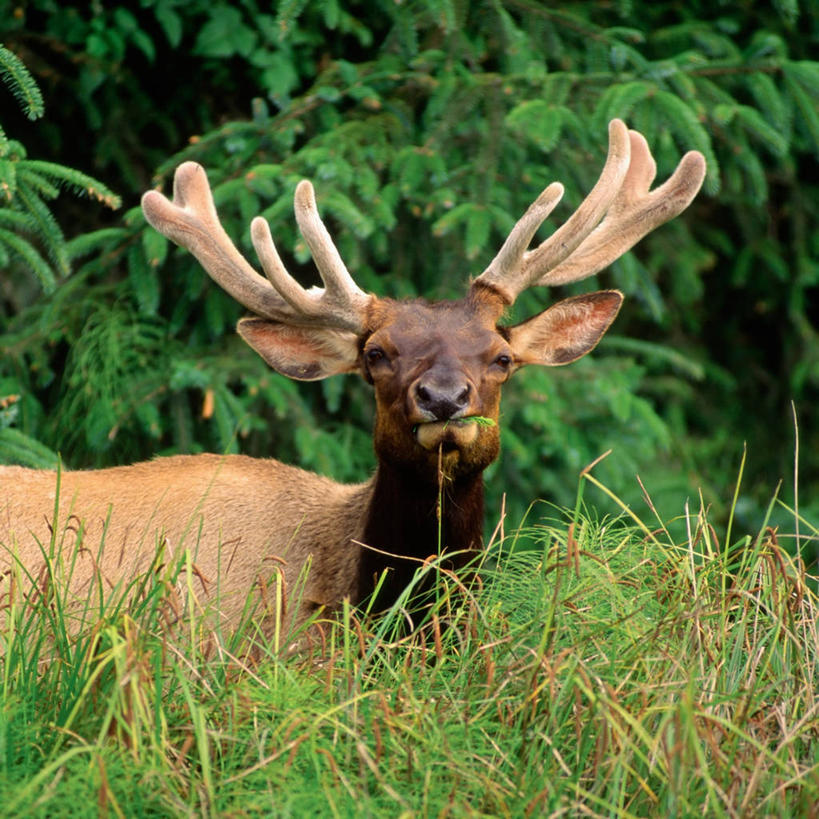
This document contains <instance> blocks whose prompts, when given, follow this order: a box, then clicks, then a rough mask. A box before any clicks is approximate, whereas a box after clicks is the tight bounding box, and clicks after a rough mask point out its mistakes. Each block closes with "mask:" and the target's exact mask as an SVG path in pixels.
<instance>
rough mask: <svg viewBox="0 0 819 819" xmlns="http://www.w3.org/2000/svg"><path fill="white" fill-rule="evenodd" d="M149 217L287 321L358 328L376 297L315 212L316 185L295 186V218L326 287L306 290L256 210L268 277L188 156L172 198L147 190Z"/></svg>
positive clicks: (255, 229) (247, 301) (238, 292)
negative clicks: (242, 246)
mask: <svg viewBox="0 0 819 819" xmlns="http://www.w3.org/2000/svg"><path fill="white" fill-rule="evenodd" d="M142 210H143V212H144V213H145V218H146V219H147V220H148V222H149V223H150V224H151V225H153V227H155V228H156V229H157V230H158V231H159V232H160V233H162V234H163V235H165V236H167V237H168V238H169V239H171V240H172V241H174V242H176V243H177V244H178V245H181V246H182V247H184V248H186V249H187V250H189V251H190V252H191V253H192V254H193V255H194V256H195V257H196V259H197V260H198V261H199V263H200V264H201V265H202V267H204V268H205V270H206V271H207V273H208V275H209V276H210V277H211V278H212V279H213V280H214V281H215V282H216V283H217V284H218V285H219V286H220V287H222V288H223V289H224V290H226V291H227V292H228V293H230V295H231V296H233V298H235V299H236V300H237V301H238V302H239V303H240V304H243V305H244V306H245V307H247V308H248V309H249V310H252V311H253V312H254V313H256V314H258V315H260V316H263V317H265V318H269V319H273V320H275V321H281V322H284V323H287V324H297V325H308V326H315V325H320V326H323V327H334V328H339V329H343V330H350V331H352V332H355V333H360V332H361V331H362V329H363V327H364V320H365V315H366V310H367V306H368V304H369V301H370V299H371V298H372V297H371V296H369V295H367V294H366V293H364V292H363V291H362V290H360V289H359V288H358V286H357V285H356V284H355V282H354V281H353V279H352V277H351V276H350V274H349V272H348V271H347V268H346V267H345V266H344V262H343V261H342V260H341V256H340V255H339V253H338V250H337V249H336V247H335V245H334V244H333V241H332V239H331V238H330V234H329V233H328V232H327V229H326V227H325V226H324V223H323V222H322V221H321V218H320V217H319V214H318V209H317V208H316V200H315V196H314V194H313V187H312V185H310V183H309V182H306V181H305V182H301V183H300V184H299V186H298V187H297V189H296V197H295V210H296V221H297V222H298V225H299V228H300V230H301V232H302V235H303V236H304V239H305V241H306V242H307V245H308V247H309V248H310V250H311V252H312V254H313V258H314V260H315V262H316V266H317V267H318V270H319V273H320V274H321V277H322V280H323V282H324V285H325V286H324V287H323V288H319V287H313V288H310V289H309V290H306V289H304V288H303V287H301V285H299V284H298V283H297V282H296V280H295V279H293V277H292V276H291V275H290V274H289V273H288V272H287V270H286V269H285V267H284V265H283V264H282V261H281V258H280V257H279V254H278V252H277V251H276V247H275V245H274V244H273V239H272V237H271V235H270V228H269V227H268V225H267V222H266V221H265V220H264V219H262V218H261V217H256V218H255V219H254V220H253V222H252V224H251V236H252V239H253V244H254V247H255V248H256V251H257V253H258V254H259V258H260V261H261V263H262V267H263V268H264V271H265V273H266V274H267V277H268V278H267V279H264V278H263V277H262V276H260V275H259V274H258V273H257V272H256V271H255V270H254V269H253V268H252V267H251V265H250V264H248V262H247V261H246V260H245V258H244V257H243V256H242V254H241V253H240V252H239V251H238V250H237V249H236V246H235V245H234V244H233V242H232V241H231V240H230V237H229V236H228V235H227V233H225V230H224V228H223V227H222V225H221V223H220V222H219V217H218V215H217V213H216V208H215V206H214V203H213V194H212V193H211V190H210V186H209V185H208V180H207V176H206V174H205V170H204V168H202V166H201V165H198V164H197V163H195V162H184V163H183V164H182V165H180V166H179V167H178V168H177V169H176V174H175V175H174V193H173V201H169V200H168V199H167V198H166V197H165V196H163V195H162V194H161V193H159V191H148V192H147V193H146V194H145V195H144V196H143V197H142Z"/></svg>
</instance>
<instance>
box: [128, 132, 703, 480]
mask: <svg viewBox="0 0 819 819" xmlns="http://www.w3.org/2000/svg"><path fill="white" fill-rule="evenodd" d="M655 172H656V165H655V162H654V159H653V158H652V156H651V152H650V151H649V149H648V145H647V143H646V141H645V139H644V138H643V137H642V136H641V135H640V134H639V133H637V132H636V131H629V130H628V129H627V128H626V126H625V124H624V123H623V122H621V121H620V120H612V122H611V123H610V125H609V152H608V157H607V159H606V163H605V165H604V167H603V171H602V173H601V175H600V178H599V179H598V181H597V183H596V184H595V186H594V188H593V189H592V190H591V192H590V193H589V195H588V196H587V197H586V199H584V200H583V202H582V203H581V204H580V206H579V207H578V208H577V210H576V211H575V212H574V213H573V214H572V216H570V217H569V219H568V220H567V221H566V222H565V223H564V224H563V225H562V226H561V227H559V228H558V229H557V230H556V231H555V232H554V233H553V234H552V235H551V236H550V237H549V238H548V239H546V240H545V241H543V242H542V243H541V244H540V245H538V246H537V247H535V248H533V249H531V250H530V249H529V245H530V243H531V242H532V240H533V239H534V236H535V233H536V232H537V230H538V228H539V226H540V225H541V224H542V222H543V221H544V220H545V219H546V217H547V216H548V215H549V213H550V212H551V211H552V209H553V208H554V207H555V206H556V205H557V203H558V202H559V200H560V198H561V196H562V193H563V186H562V185H560V184H559V183H557V182H555V183H553V184H552V185H549V187H547V188H546V189H545V190H544V191H543V192H542V193H541V194H540V196H539V197H538V198H537V199H536V200H535V201H534V202H533V203H532V205H531V206H530V207H529V209H528V210H527V211H526V213H524V214H523V216H522V217H521V219H520V220H519V221H518V222H517V224H515V226H514V227H513V228H512V231H511V233H510V234H509V236H508V237H507V239H506V241H505V242H504V244H503V246H502V247H501V249H500V251H499V252H498V254H497V255H496V256H495V258H494V259H493V260H492V262H491V263H490V264H489V267H487V268H486V270H484V272H483V273H482V274H481V275H480V276H478V278H477V279H476V280H475V281H474V282H473V283H472V286H471V288H470V291H469V295H468V296H467V297H466V298H465V299H462V300H460V301H454V302H447V303H440V304H427V303H424V302H395V301H391V300H389V299H382V298H379V297H377V296H375V295H372V294H369V293H365V292H364V291H362V290H361V289H360V288H359V287H358V286H357V285H356V283H355V282H354V281H353V278H352V276H350V273H349V271H348V270H347V268H346V267H345V265H344V262H343V261H342V259H341V256H340V255H339V253H338V250H337V249H336V247H335V245H334V244H333V242H332V239H331V238H330V235H329V233H328V232H327V229H326V227H325V226H324V223H323V222H322V221H321V218H320V217H319V214H318V209H317V206H316V201H315V195H314V192H313V187H312V185H311V184H310V183H309V182H307V181H303V182H300V183H299V185H298V186H297V188H296V192H295V215H296V221H297V223H298V225H299V229H300V230H301V233H302V235H303V237H304V240H305V242H306V243H307V245H308V246H309V248H310V250H311V252H312V254H313V258H314V260H315V262H316V266H317V267H318V269H319V273H320V274H321V278H322V280H323V282H324V287H319V288H310V289H304V288H303V287H301V286H300V285H299V284H298V283H297V282H296V281H295V280H294V279H293V277H292V276H290V274H289V273H288V272H287V270H286V269H285V267H284V265H283V264H282V261H281V259H280V257H279V254H278V252H277V250H276V248H275V245H274V244H273V240H272V238H271V236H270V228H269V226H268V225H267V222H265V220H264V219H262V218H260V217H257V218H256V219H254V220H253V222H252V223H251V236H252V239H253V244H254V246H255V248H256V251H257V253H258V256H259V260H260V262H261V264H262V268H263V269H264V272H265V275H266V278H263V277H261V276H259V274H258V273H256V271H255V270H253V268H252V267H251V266H250V265H249V264H248V263H247V261H246V260H245V259H244V258H243V257H242V256H241V254H240V253H239V251H238V250H237V249H236V247H235V246H234V245H233V243H232V242H231V241H230V239H229V237H228V236H227V234H226V233H225V231H224V229H223V228H222V226H221V224H220V222H219V219H218V216H217V214H216V209H215V207H214V204H213V197H212V194H211V191H210V187H209V186H208V182H207V178H206V176H205V172H204V170H203V169H202V168H201V167H200V166H199V165H196V164H195V163H192V162H186V163H184V164H183V165H181V166H180V167H179V168H178V169H177V171H176V175H175V177H174V198H173V201H172V202H171V201H168V200H167V199H166V198H165V197H164V196H162V194H160V193H158V192H157V191H149V192H148V193H146V194H145V195H144V196H143V200H142V202H143V210H144V212H145V215H146V217H147V219H148V221H149V222H150V223H151V224H152V225H154V227H156V228H157V229H158V230H159V231H160V232H162V233H164V234H165V235H166V236H168V237H169V238H171V239H173V240H174V241H176V242H177V243H178V244H180V245H182V246H183V247H187V248H188V249H189V250H190V251H191V252H192V253H193V254H194V255H195V256H196V258H197V259H198V260H199V261H200V262H201V264H202V265H203V267H204V268H205V270H207V272H208V273H209V274H210V275H211V277H213V279H214V280H215V281H217V282H218V283H219V284H220V285H221V286H222V287H223V288H224V289H225V290H227V291H228V292H229V293H230V294H231V295H233V296H234V297H235V298H236V299H237V301H239V302H240V303H241V304H243V305H245V306H246V307H248V308H249V309H250V310H252V311H253V312H254V313H256V315H257V316H259V317H258V318H248V319H243V320H242V321H241V322H240V323H239V327H238V330H239V333H240V334H241V335H242V336H243V338H244V339H245V340H246V341H247V342H248V343H249V344H250V345H251V346H252V347H253V348H254V349H255V350H257V352H259V353H260V354H261V355H262V357H263V358H264V359H265V360H266V361H267V362H268V363H269V364H270V365H271V366H272V367H273V368H274V369H276V370H278V371H279V372H281V373H283V374H284V375H287V376H289V377H291V378H296V379H305V380H313V379H317V378H325V377H326V376H329V375H333V374H334V373H342V372H353V371H359V372H361V373H362V374H363V375H364V377H365V378H367V379H368V380H370V381H371V382H372V383H373V384H374V386H375V393H376V401H377V405H378V408H377V419H376V430H375V448H376V451H377V453H378V455H379V457H380V458H381V459H383V460H385V461H387V462H391V463H394V464H396V465H402V466H405V467H409V468H411V469H413V470H414V471H415V473H416V474H420V475H426V476H429V475H430V474H435V475H436V476H437V474H438V466H439V462H440V465H441V466H443V468H444V472H445V474H446V475H447V476H449V477H452V478H457V477H458V476H461V475H464V476H466V475H471V474H475V473H476V472H480V470H482V469H483V468H484V467H486V466H487V465H488V464H489V463H491V462H492V460H494V458H495V457H496V456H497V453H498V447H499V438H498V426H497V421H498V407H499V402H500V390H501V385H502V384H503V383H504V382H505V381H506V379H507V378H508V377H509V375H510V374H511V373H512V372H514V371H515V370H516V369H517V368H519V367H520V366H522V365H524V364H545V365H555V364H568V363H569V362H571V361H574V360H575V359H577V358H580V356H582V355H585V354H586V353H587V352H588V351H589V350H591V349H592V348H593V347H594V346H595V344H596V343H597V341H598V340H599V339H600V337H601V336H602V335H603V333H604V332H605V331H606V329H607V328H608V326H609V324H610V323H611V322H612V320H613V319H614V316H615V315H616V313H617V311H618V309H619V307H620V303H621V301H622V295H621V294H620V293H617V292H616V291H603V292H599V293H590V294H588V295H585V296H577V297H574V298H571V299H565V300H564V301H561V302H558V303H557V304H556V305H554V306H553V307H550V308H549V309H548V310H545V311H544V312H542V313H540V314H538V315H536V316H534V317H533V318H531V319H529V320H528V321H525V322H523V323H521V324H518V325H516V326H514V327H504V326H502V325H499V324H498V323H497V322H498V321H499V319H500V317H501V315H502V313H503V311H504V309H505V308H506V307H508V306H509V305H511V304H512V303H513V302H514V301H515V299H516V298H517V296H518V295H519V294H520V293H521V292H522V291H523V290H525V289H527V288H529V287H538V286H552V285H561V284H567V283H569V282H574V281H579V280H580V279H583V278H585V277H587V276H591V275H593V274H594V273H596V272H598V271H599V270H602V269H603V268H604V267H606V266H607V265H608V264H610V263H611V262H612V261H614V260H615V259H616V258H617V257H619V256H620V255H621V254H622V253H624V252H625V251H626V250H628V249H629V248H630V247H631V246H632V245H633V244H634V243H635V242H637V241H639V239H640V238H642V237H643V236H644V235H645V234H646V233H648V232H649V231H651V230H653V229H654V228H655V227H657V226H658V225H660V224H662V223H663V222H665V221H666V220H668V219H670V218H672V217H673V216H675V215H677V214H678V213H680V212H681V211H682V210H683V209H684V208H685V207H687V206H688V204H689V203H690V201H691V200H692V199H693V197H694V195H695V194H696V193H697V191H698V190H699V188H700V185H701V184H702V181H703V179H704V177H705V160H704V158H703V156H702V154H700V153H698V152H696V151H690V152H689V153H687V154H686V155H685V156H684V157H683V159H682V160H681V161H680V163H679V165H678V166H677V169H676V171H675V172H674V174H673V175H672V176H671V177H670V178H669V179H668V180H667V181H666V182H665V183H664V184H663V185H661V186H659V187H658V188H656V189H655V190H653V191H652V190H650V188H651V184H652V182H653V181H654V175H655ZM476 416H483V417H484V418H488V419H491V421H493V422H494V424H491V425H489V426H486V425H482V424H478V423H476V422H474V421H470V420H469V419H470V418H474V417H476Z"/></svg>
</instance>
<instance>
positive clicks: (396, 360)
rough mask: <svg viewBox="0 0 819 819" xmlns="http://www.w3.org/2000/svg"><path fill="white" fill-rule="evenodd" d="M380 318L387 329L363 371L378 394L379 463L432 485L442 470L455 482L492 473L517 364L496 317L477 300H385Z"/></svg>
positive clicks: (377, 335) (365, 355)
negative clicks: (503, 406)
mask: <svg viewBox="0 0 819 819" xmlns="http://www.w3.org/2000/svg"><path fill="white" fill-rule="evenodd" d="M374 313H375V314H376V316H377V317H379V318H381V322H379V324H380V326H378V328H377V329H375V330H374V332H372V333H371V334H370V335H369V337H368V338H367V339H366V340H365V342H364V344H363V346H362V350H361V357H360V367H361V371H362V373H363V375H364V377H365V378H366V379H367V380H368V381H370V382H371V383H372V384H373V386H374V388H375V397H376V407H377V411H376V424H375V450H376V453H377V454H378V456H379V458H380V459H382V460H385V461H388V462H390V463H392V464H393V465H395V466H403V467H408V466H409V467H411V468H413V470H414V471H415V472H417V473H419V474H421V475H423V476H425V477H428V478H429V479H435V478H436V477H437V474H438V470H439V467H440V469H441V471H442V472H443V473H444V475H446V476H447V477H452V478H454V477H461V476H466V475H472V474H475V473H477V472H480V471H482V470H483V469H485V468H486V467H487V466H488V465H489V464H490V463H491V462H492V461H493V460H494V459H495V458H496V457H497V454H498V451H499V448H500V438H499V433H498V426H497V422H498V409H499V405H500V389H501V385H502V384H503V383H504V382H505V381H506V380H507V378H509V375H510V374H511V372H512V368H513V361H514V359H513V353H512V350H511V348H510V346H509V343H508V342H507V340H506V338H505V337H504V336H503V334H502V333H501V332H500V331H499V330H498V328H497V327H496V326H495V321H494V316H493V315H492V313H491V312H490V311H489V310H487V309H486V307H485V306H484V305H482V304H481V303H480V302H479V301H477V300H476V299H474V298H466V299H462V300H459V301H453V302H440V303H436V304H426V303H423V302H409V303H399V302H392V301H387V300H379V304H378V306H377V309H376V310H374ZM476 417H480V418H481V419H489V421H490V422H487V421H483V420H482V421H481V422H480V423H479V422H478V421H475V420H471V419H475V418H476Z"/></svg>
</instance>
